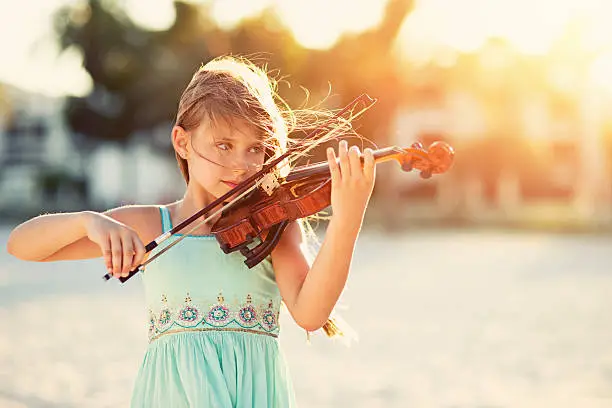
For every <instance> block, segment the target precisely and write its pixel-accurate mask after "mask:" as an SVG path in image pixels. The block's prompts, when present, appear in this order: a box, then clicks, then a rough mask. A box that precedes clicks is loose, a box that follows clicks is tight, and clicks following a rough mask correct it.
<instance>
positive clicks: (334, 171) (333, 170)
mask: <svg viewBox="0 0 612 408" xmlns="http://www.w3.org/2000/svg"><path fill="white" fill-rule="evenodd" d="M327 163H328V164H329V172H330V174H331V180H332V186H334V185H338V183H339V182H340V167H338V162H337V161H336V153H335V152H334V148H333V147H328V148H327Z"/></svg>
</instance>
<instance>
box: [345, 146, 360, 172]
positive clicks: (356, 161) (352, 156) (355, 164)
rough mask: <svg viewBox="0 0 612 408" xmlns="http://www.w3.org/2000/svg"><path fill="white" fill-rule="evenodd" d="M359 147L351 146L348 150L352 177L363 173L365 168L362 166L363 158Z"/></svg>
mask: <svg viewBox="0 0 612 408" xmlns="http://www.w3.org/2000/svg"><path fill="white" fill-rule="evenodd" d="M360 154H361V153H360V152H359V147H357V146H351V148H350V149H349V152H348V156H349V167H350V168H351V177H360V176H361V175H362V174H363V169H362V167H361V160H360V158H359V156H360Z"/></svg>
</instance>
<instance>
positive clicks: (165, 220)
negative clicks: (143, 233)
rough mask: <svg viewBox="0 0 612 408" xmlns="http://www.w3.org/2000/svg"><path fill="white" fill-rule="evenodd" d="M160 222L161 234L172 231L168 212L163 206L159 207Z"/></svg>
mask: <svg viewBox="0 0 612 408" xmlns="http://www.w3.org/2000/svg"><path fill="white" fill-rule="evenodd" d="M159 212H160V214H161V221H162V233H165V232H168V231H170V230H171V229H172V219H171V218H170V210H168V207H166V206H165V205H162V206H161V207H159Z"/></svg>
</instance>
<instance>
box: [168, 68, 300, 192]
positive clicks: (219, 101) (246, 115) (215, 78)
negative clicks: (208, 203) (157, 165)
mask: <svg viewBox="0 0 612 408" xmlns="http://www.w3.org/2000/svg"><path fill="white" fill-rule="evenodd" d="M276 100H279V101H282V99H280V97H278V95H277V93H276V83H275V82H274V81H272V80H271V79H270V78H268V76H267V74H266V73H265V72H264V71H263V70H262V69H260V68H258V67H257V66H255V65H254V64H252V63H251V62H249V61H248V60H247V59H245V58H239V57H229V56H225V57H219V58H216V59H213V60H212V61H210V62H208V63H207V64H206V65H203V66H202V67H200V69H199V70H198V71H197V72H196V73H195V74H194V75H193V77H192V78H191V81H190V82H189V84H188V85H187V88H186V89H185V90H184V91H183V94H182V95H181V98H180V100H179V106H178V113H177V116H176V125H177V126H180V127H182V128H183V129H185V130H187V131H188V130H192V129H195V128H197V127H198V126H199V125H200V124H201V123H202V122H203V121H207V122H208V124H209V125H211V126H214V125H215V124H216V123H218V122H219V121H221V120H223V121H231V120H233V119H242V120H246V121H248V122H249V123H251V124H252V125H253V126H255V127H256V128H258V129H260V131H261V134H262V136H264V141H265V142H266V147H267V149H266V152H267V154H266V160H268V159H269V158H271V157H275V156H279V155H281V154H282V153H283V152H284V151H285V149H286V148H287V141H288V134H289V130H288V128H287V122H286V116H287V114H288V116H292V115H291V110H289V109H287V110H286V111H285V112H282V111H281V110H280V109H279V107H278V105H277V102H276ZM283 104H284V103H283ZM284 105H286V104H284ZM176 160H177V162H178V165H179V168H180V170H181V173H182V174H183V178H184V179H185V182H187V183H189V171H188V167H187V161H186V160H185V159H183V158H182V157H181V156H179V155H178V153H176Z"/></svg>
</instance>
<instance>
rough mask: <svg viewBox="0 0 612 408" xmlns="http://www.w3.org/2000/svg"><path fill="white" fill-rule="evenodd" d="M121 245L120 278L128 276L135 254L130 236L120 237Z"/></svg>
mask: <svg viewBox="0 0 612 408" xmlns="http://www.w3.org/2000/svg"><path fill="white" fill-rule="evenodd" d="M121 245H122V247H123V267H122V268H121V276H123V277H126V276H128V275H129V274H130V268H131V267H132V263H133V262H134V255H135V254H136V251H134V244H133V243H132V236H131V234H129V235H125V236H124V237H122V239H121Z"/></svg>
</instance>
